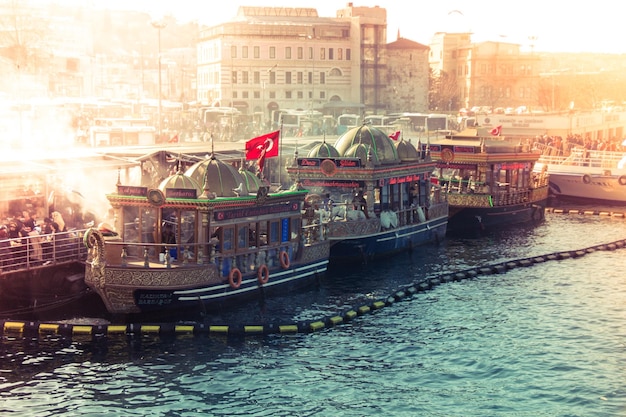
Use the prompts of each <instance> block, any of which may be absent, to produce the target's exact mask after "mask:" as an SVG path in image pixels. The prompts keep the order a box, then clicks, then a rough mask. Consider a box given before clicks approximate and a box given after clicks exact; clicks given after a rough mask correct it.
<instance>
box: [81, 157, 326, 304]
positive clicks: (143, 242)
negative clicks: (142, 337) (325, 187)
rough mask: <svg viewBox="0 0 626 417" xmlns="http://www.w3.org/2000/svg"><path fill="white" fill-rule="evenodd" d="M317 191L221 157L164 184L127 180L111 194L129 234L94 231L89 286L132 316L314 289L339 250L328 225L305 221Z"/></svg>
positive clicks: (89, 239) (118, 222) (119, 224)
mask: <svg viewBox="0 0 626 417" xmlns="http://www.w3.org/2000/svg"><path fill="white" fill-rule="evenodd" d="M200 184H202V185H200ZM307 194H308V191H307V190H301V189H296V188H294V189H291V190H288V191H285V192H281V193H270V192H269V188H268V187H267V185H266V184H265V183H263V182H262V181H261V180H260V179H259V178H257V177H256V176H255V175H253V174H252V173H251V172H249V171H247V170H245V169H239V170H238V169H237V168H235V167H234V166H233V165H231V164H230V163H226V162H222V161H220V160H218V159H217V158H216V157H215V156H214V155H213V156H212V157H210V158H208V159H204V160H201V161H198V162H196V163H195V164H193V165H191V166H190V167H188V168H187V169H186V170H185V171H184V172H182V171H181V170H178V172H176V173H175V174H173V175H171V176H169V177H167V178H165V179H164V180H162V181H161V182H160V183H159V184H158V186H154V187H153V186H135V185H123V184H121V183H119V181H118V184H117V190H116V192H114V193H112V194H108V195H107V199H108V200H109V202H110V203H111V205H112V207H113V208H114V211H115V222H114V223H115V224H114V225H112V228H113V229H115V230H116V231H119V232H118V233H117V234H108V235H107V233H106V232H103V231H102V230H98V229H96V228H92V229H89V230H88V231H87V233H86V234H85V244H86V245H87V246H88V247H89V257H88V259H87V262H86V272H85V283H86V284H87V285H88V286H89V287H90V288H92V289H93V290H94V291H95V292H97V293H98V294H99V295H100V297H101V298H102V300H103V302H104V304H105V305H106V308H107V310H108V311H109V312H110V313H113V314H122V315H128V314H136V313H146V312H160V311H163V312H171V311H185V310H188V309H190V308H191V309H196V308H200V309H206V310H209V309H212V308H216V307H220V306H223V305H225V304H228V303H231V302H235V301H237V300H241V299H243V298H252V297H259V296H260V295H261V294H263V293H265V292H266V291H267V292H269V291H271V292H275V291H286V290H287V289H291V288H294V287H295V286H299V285H304V284H305V283H307V282H310V280H311V279H314V278H315V277H318V276H319V275H320V274H323V273H324V272H325V271H326V269H327V264H328V255H329V242H328V240H326V239H325V238H324V233H323V231H322V230H321V229H320V227H319V226H304V225H303V222H302V211H301V209H302V205H303V202H304V199H305V197H306V195H307Z"/></svg>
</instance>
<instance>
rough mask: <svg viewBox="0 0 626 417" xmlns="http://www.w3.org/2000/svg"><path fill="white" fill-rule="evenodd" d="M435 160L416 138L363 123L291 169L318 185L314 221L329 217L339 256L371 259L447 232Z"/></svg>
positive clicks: (311, 209)
mask: <svg viewBox="0 0 626 417" xmlns="http://www.w3.org/2000/svg"><path fill="white" fill-rule="evenodd" d="M434 167H435V162H433V161H431V160H430V159H429V158H428V157H427V156H426V155H425V154H424V153H420V152H418V150H417V148H416V147H415V146H414V145H413V144H411V143H410V142H409V141H405V140H404V139H401V140H399V141H394V140H392V139H391V138H390V137H389V136H388V135H387V134H386V133H385V132H383V131H382V130H379V129H377V128H374V127H371V126H368V125H365V124H364V125H362V126H359V127H355V128H352V129H350V130H348V131H347V132H346V133H344V134H343V135H342V136H340V137H339V138H338V139H337V140H336V142H335V144H334V145H331V144H328V143H326V142H325V141H323V142H320V143H319V144H317V145H316V146H314V147H312V148H311V149H310V150H309V152H308V154H307V155H306V156H305V157H298V156H297V155H296V158H295V160H294V163H293V165H292V166H290V167H288V168H287V172H288V173H289V175H290V176H291V178H292V179H293V180H294V181H296V182H299V183H300V184H301V185H302V186H303V187H304V188H306V189H308V190H310V191H311V195H309V197H308V203H309V204H308V222H309V223H313V224H316V223H317V224H324V225H325V226H326V227H325V229H326V230H327V231H328V239H329V240H330V241H331V251H330V259H331V263H342V262H355V261H357V262H363V261H367V260H370V259H376V258H381V257H384V256H388V255H390V254H393V253H397V252H401V251H405V250H408V249H410V248H413V247H416V246H419V245H422V244H426V243H429V242H437V241H439V240H441V239H443V238H444V236H445V234H446V225H447V221H448V204H447V202H446V201H445V198H443V196H442V194H441V192H440V189H439V186H438V185H435V184H432V182H431V181H430V175H431V172H432V171H433V169H434Z"/></svg>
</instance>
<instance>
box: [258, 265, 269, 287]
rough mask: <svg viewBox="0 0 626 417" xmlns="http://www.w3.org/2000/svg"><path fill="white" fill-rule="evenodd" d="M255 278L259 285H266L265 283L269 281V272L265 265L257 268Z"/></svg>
mask: <svg viewBox="0 0 626 417" xmlns="http://www.w3.org/2000/svg"><path fill="white" fill-rule="evenodd" d="M256 277H257V279H258V280H259V284H261V285H263V284H267V282H268V281H269V280H270V270H269V268H268V267H267V265H265V264H263V265H261V266H260V267H259V270H258V271H257V274H256Z"/></svg>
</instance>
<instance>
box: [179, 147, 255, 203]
mask: <svg viewBox="0 0 626 417" xmlns="http://www.w3.org/2000/svg"><path fill="white" fill-rule="evenodd" d="M185 174H186V175H188V176H189V177H191V178H193V179H194V180H196V181H197V182H198V183H199V184H202V186H201V187H200V188H201V189H204V188H205V186H208V191H209V192H210V193H215V195H216V196H217V197H237V194H239V195H248V194H249V193H250V191H249V189H248V182H247V181H246V179H244V177H243V176H242V175H241V173H240V172H239V171H238V170H237V168H235V167H234V166H232V165H231V164H228V163H226V162H222V161H220V160H218V159H216V158H215V157H213V156H212V157H210V158H209V159H205V160H203V161H200V162H196V163H195V164H193V165H192V166H190V167H189V168H187V171H185ZM205 181H207V183H206V184H205ZM240 186H241V188H239V187H240ZM234 189H238V190H240V191H239V192H238V193H236V192H235V191H233V190H234Z"/></svg>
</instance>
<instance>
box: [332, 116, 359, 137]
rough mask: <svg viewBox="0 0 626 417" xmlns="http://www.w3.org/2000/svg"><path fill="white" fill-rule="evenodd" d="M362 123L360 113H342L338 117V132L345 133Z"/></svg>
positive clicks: (339, 133)
mask: <svg viewBox="0 0 626 417" xmlns="http://www.w3.org/2000/svg"><path fill="white" fill-rule="evenodd" d="M360 125H361V116H359V115H358V114H342V115H341V116H339V117H337V134H338V135H343V134H344V133H346V132H347V131H348V130H350V129H352V128H353V127H357V126H360Z"/></svg>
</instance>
